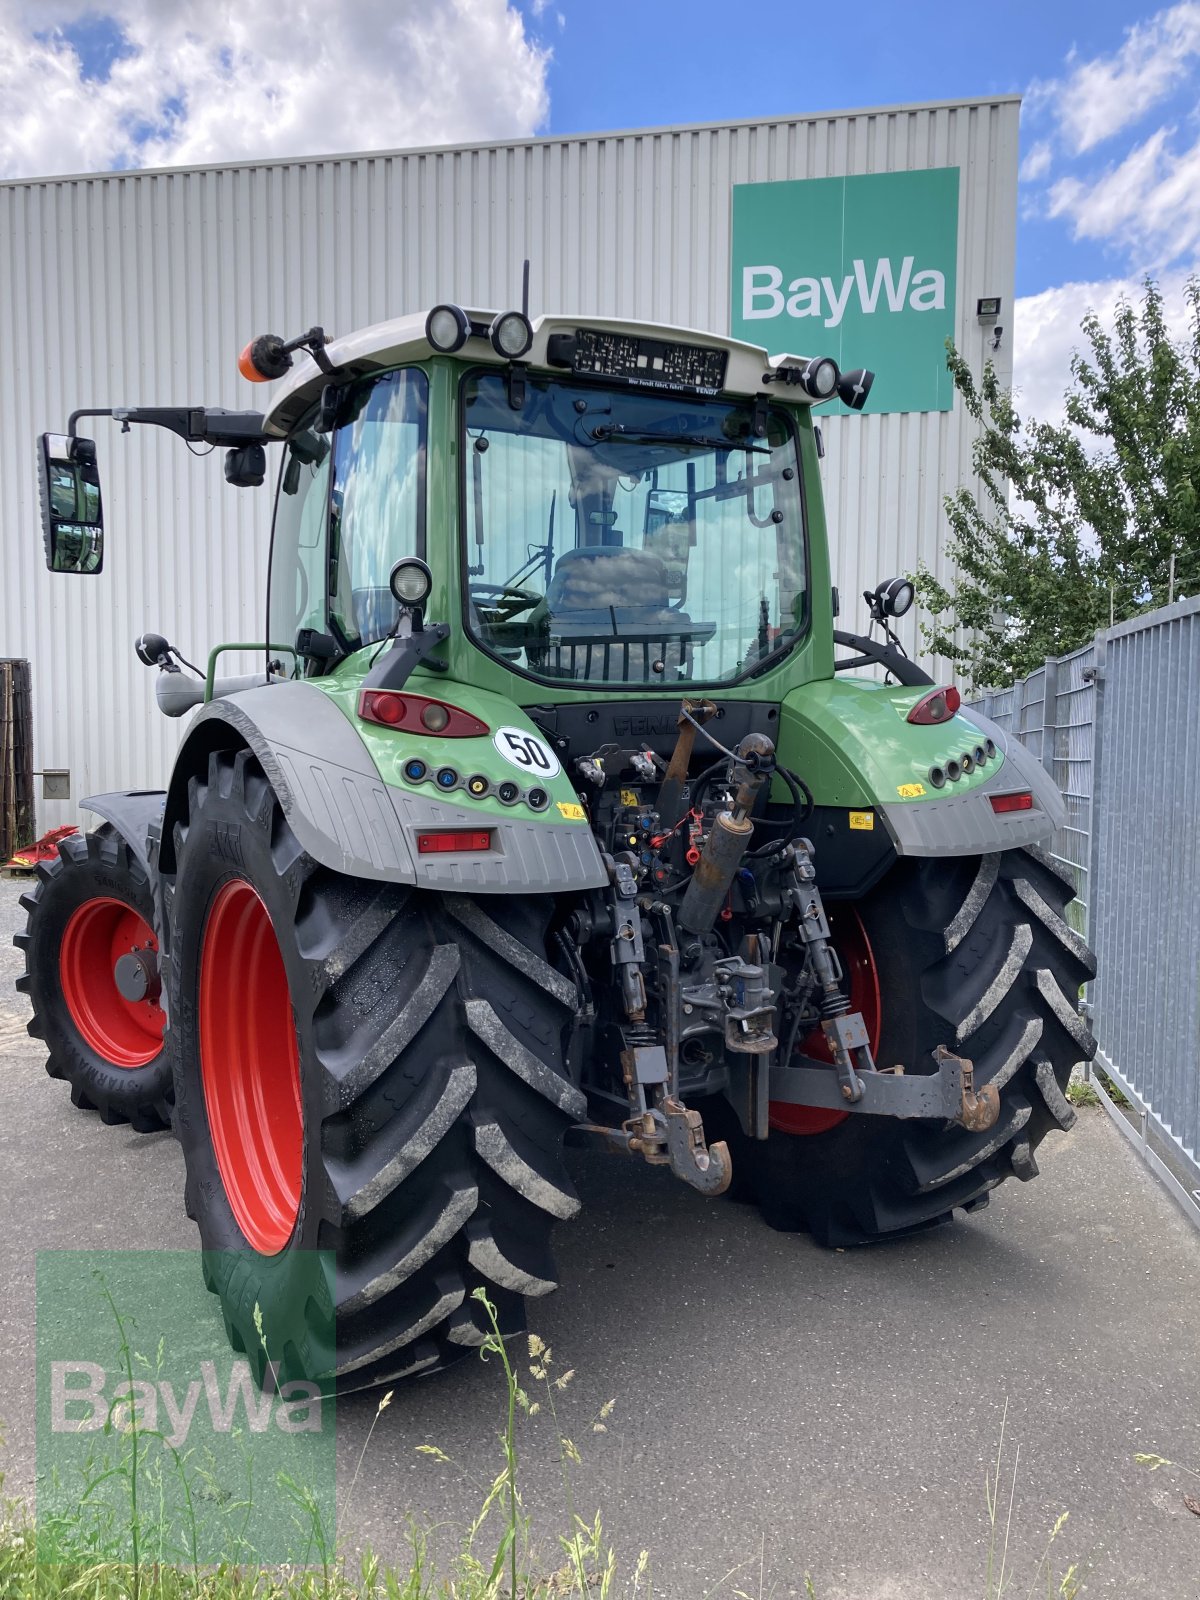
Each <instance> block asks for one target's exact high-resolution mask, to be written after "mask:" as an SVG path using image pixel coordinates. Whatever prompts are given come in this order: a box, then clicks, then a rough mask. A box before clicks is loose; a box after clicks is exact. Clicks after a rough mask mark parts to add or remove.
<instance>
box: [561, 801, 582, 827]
mask: <svg viewBox="0 0 1200 1600" xmlns="http://www.w3.org/2000/svg"><path fill="white" fill-rule="evenodd" d="M558 809H559V810H560V811H561V812H562V814H563V816H564V817H566V819H567V821H568V822H584V821H586V820H587V813H586V812H585V811H584V809H583V807H582V806H581V805H579V804H578V803H577V802H576V801H574V800H560V801H559V802H558Z"/></svg>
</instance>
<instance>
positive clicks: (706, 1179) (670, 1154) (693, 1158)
mask: <svg viewBox="0 0 1200 1600" xmlns="http://www.w3.org/2000/svg"><path fill="white" fill-rule="evenodd" d="M622 1131H623V1132H624V1133H625V1134H627V1135H628V1138H629V1145H628V1148H629V1150H630V1151H631V1152H633V1153H635V1154H637V1155H641V1156H643V1157H644V1158H645V1159H646V1161H648V1162H649V1163H650V1165H651V1166H669V1167H670V1169H671V1171H672V1172H673V1173H674V1174H675V1176H676V1177H677V1178H682V1179H683V1181H684V1183H686V1184H688V1185H690V1187H691V1188H693V1189H698V1190H699V1191H700V1193H701V1194H707V1195H717V1194H724V1193H725V1190H726V1189H728V1187H729V1184H730V1180H731V1179H732V1177H733V1163H732V1161H731V1160H730V1159H729V1150H728V1147H727V1146H726V1144H725V1141H724V1140H723V1139H719V1140H718V1141H717V1142H716V1143H715V1144H713V1145H708V1144H707V1143H706V1142H705V1138H704V1123H703V1121H702V1119H701V1116H700V1113H699V1112H698V1111H689V1110H688V1108H687V1107H686V1106H685V1105H684V1104H683V1102H682V1101H681V1100H673V1099H671V1098H670V1097H669V1096H668V1097H666V1098H664V1099H663V1100H660V1101H659V1103H658V1104H657V1105H656V1106H653V1107H648V1108H647V1109H646V1110H645V1111H644V1112H643V1113H642V1114H641V1116H638V1117H632V1118H630V1120H629V1121H628V1122H626V1123H625V1124H624V1125H623V1130H622Z"/></svg>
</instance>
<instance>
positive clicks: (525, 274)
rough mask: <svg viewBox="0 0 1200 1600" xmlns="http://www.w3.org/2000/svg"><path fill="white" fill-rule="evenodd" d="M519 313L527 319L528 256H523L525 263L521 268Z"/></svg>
mask: <svg viewBox="0 0 1200 1600" xmlns="http://www.w3.org/2000/svg"><path fill="white" fill-rule="evenodd" d="M521 314H522V316H524V317H525V318H526V320H528V317H529V257H528V256H526V257H525V265H524V266H523V267H522V268H521Z"/></svg>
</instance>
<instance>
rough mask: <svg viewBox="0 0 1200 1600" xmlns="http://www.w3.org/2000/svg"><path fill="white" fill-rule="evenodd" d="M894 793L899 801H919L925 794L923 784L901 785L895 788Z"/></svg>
mask: <svg viewBox="0 0 1200 1600" xmlns="http://www.w3.org/2000/svg"><path fill="white" fill-rule="evenodd" d="M896 793H897V794H898V795H899V796H900V798H901V800H919V799H920V798H921V796H922V795H923V794H924V793H925V785H924V784H923V783H901V784H898V785H897V787H896Z"/></svg>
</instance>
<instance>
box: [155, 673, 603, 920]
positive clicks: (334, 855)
mask: <svg viewBox="0 0 1200 1600" xmlns="http://www.w3.org/2000/svg"><path fill="white" fill-rule="evenodd" d="M230 746H234V747H240V748H246V749H249V750H251V751H253V753H254V755H255V757H256V758H257V760H258V762H259V764H260V765H261V767H262V769H263V772H264V773H265V774H266V778H267V781H268V783H269V784H270V785H271V787H272V789H273V790H274V791H275V794H276V795H277V796H278V799H279V803H280V806H281V807H282V808H283V813H284V816H285V817H286V818H287V820H288V823H289V825H290V827H291V829H292V831H293V832H294V833H295V835H296V837H297V839H298V840H299V841H300V844H301V846H302V847H303V848H304V850H305V851H306V852H307V853H308V854H309V855H310V856H311V857H312V858H313V859H314V860H315V861H319V862H320V863H321V864H322V865H323V866H327V867H331V868H333V870H334V871H336V872H344V873H346V874H347V876H350V877H356V878H373V879H377V880H379V881H381V882H386V883H412V884H421V885H424V886H425V887H427V888H432V889H440V890H443V891H453V890H458V891H462V890H466V891H468V892H470V893H473V894H512V893H519V894H529V893H532V894H540V893H556V892H564V891H567V890H572V889H582V888H596V887H599V886H601V885H602V884H604V883H605V882H606V881H607V877H606V874H605V872H604V865H603V862H602V861H601V859H600V853H599V851H598V849H597V848H596V842H595V840H594V839H593V837H592V834H591V830H590V829H589V828H586V827H580V826H578V825H574V824H570V823H557V822H552V821H550V820H549V818H548V817H534V816H530V817H528V818H525V817H522V816H518V815H512V816H504V817H495V816H490V815H489V816H488V817H487V818H486V822H487V825H488V827H490V828H491V829H493V831H494V835H495V849H494V850H493V851H490V852H489V853H488V854H487V855H486V856H474V857H471V856H461V855H460V856H446V855H440V856H438V855H433V856H422V855H421V854H420V853H419V851H418V850H417V843H416V836H417V834H418V833H419V832H423V831H426V830H429V829H438V828H470V827H472V826H474V827H478V826H479V824H480V821H481V818H480V816H479V815H478V814H477V813H476V812H475V811H473V810H472V808H471V806H470V804H469V803H464V804H459V803H456V801H455V799H453V798H449V797H447V798H442V797H440V796H433V795H428V794H421V793H419V792H416V791H414V790H409V789H400V788H396V787H395V786H393V785H391V784H388V783H385V782H384V781H383V779H382V777H381V776H380V773H379V769H378V767H377V766H376V764H375V761H374V759H373V758H372V756H371V754H370V751H369V750H368V749H367V746H366V745H365V744H364V743H363V740H362V739H361V738H360V737H359V734H358V732H357V730H356V728H355V726H354V724H353V723H352V722H351V721H350V720H349V719H348V718H347V717H346V716H345V715H344V714H343V713H342V711H341V710H339V708H338V706H337V705H336V704H335V703H334V702H333V700H332V699H331V698H330V696H329V695H328V694H326V693H324V692H322V691H321V690H320V689H317V688H316V687H314V685H312V684H309V683H305V682H291V683H278V684H270V685H264V686H263V687H262V688H259V689H248V690H245V691H243V692H242V693H239V694H234V695H230V696H228V697H227V698H225V699H222V700H213V701H210V703H209V704H208V705H206V706H205V707H204V709H203V710H202V711H201V712H200V714H199V715H198V716H197V718H196V720H195V722H194V723H193V725H192V728H191V731H190V732H189V734H188V737H187V740H186V741H185V743H184V745H183V748H182V749H181V751H180V753H179V757H178V760H177V761H176V766H175V772H174V774H173V776H172V779H171V788H170V791H169V793H168V799H167V808H166V814H165V821H164V830H163V832H164V868H165V869H166V870H170V867H168V865H167V858H166V854H165V852H166V850H167V848H168V845H169V840H170V830H171V828H172V827H173V826H174V823H175V821H176V820H177V819H178V818H179V817H181V816H182V815H183V812H184V810H185V808H186V803H187V784H188V781H189V779H190V778H191V777H193V776H195V775H197V774H202V773H204V772H206V771H207V769H208V757H209V754H210V753H211V752H212V751H213V750H216V749H219V748H222V747H224V748H229V747H230ZM171 865H172V866H173V862H172V864H171Z"/></svg>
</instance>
